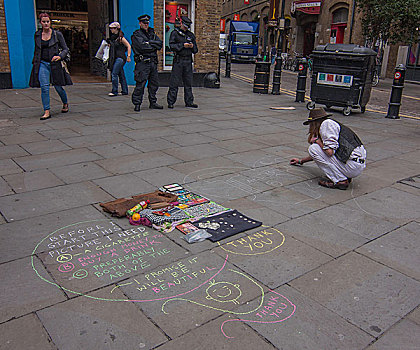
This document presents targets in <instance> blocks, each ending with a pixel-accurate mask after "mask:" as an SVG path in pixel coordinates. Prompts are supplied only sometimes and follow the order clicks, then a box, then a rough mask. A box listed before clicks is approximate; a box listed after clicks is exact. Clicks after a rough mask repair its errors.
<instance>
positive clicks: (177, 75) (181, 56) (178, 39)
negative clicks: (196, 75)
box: [167, 16, 198, 108]
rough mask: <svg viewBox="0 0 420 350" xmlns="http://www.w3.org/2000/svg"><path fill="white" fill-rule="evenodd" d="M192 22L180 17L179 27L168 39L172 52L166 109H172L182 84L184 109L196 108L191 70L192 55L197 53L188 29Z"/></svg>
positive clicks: (195, 44)
mask: <svg viewBox="0 0 420 350" xmlns="http://www.w3.org/2000/svg"><path fill="white" fill-rule="evenodd" d="M191 23H192V21H191V20H190V19H189V18H188V17H187V16H181V27H180V28H177V27H175V29H174V30H173V31H172V33H171V36H170V37H169V47H170V48H171V50H172V51H173V52H174V62H173V64H172V73H171V79H170V82H169V91H168V96H167V100H168V108H174V104H175V102H176V98H177V95H178V86H180V85H181V83H184V101H185V107H192V108H197V107H198V105H196V104H195V103H194V96H193V93H192V81H193V69H192V62H193V58H192V55H193V54H196V53H197V52H198V48H197V43H196V41H195V36H194V34H193V33H192V32H190V31H189V30H188V29H189V27H190V26H191Z"/></svg>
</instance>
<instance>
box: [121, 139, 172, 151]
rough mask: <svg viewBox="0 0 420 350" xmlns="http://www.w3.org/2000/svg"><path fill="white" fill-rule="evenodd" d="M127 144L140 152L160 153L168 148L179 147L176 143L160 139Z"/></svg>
mask: <svg viewBox="0 0 420 350" xmlns="http://www.w3.org/2000/svg"><path fill="white" fill-rule="evenodd" d="M126 144H127V145H129V146H131V147H133V148H135V149H137V150H138V152H151V151H160V150H164V149H168V148H174V147H178V145H176V144H175V143H172V142H170V141H168V140H165V139H164V138H160V137H157V138H153V139H144V140H136V141H127V142H126Z"/></svg>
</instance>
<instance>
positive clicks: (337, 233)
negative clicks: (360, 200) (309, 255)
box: [276, 213, 369, 258]
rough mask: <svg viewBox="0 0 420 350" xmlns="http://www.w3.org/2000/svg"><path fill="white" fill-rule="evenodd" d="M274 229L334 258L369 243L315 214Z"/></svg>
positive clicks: (365, 239)
mask: <svg viewBox="0 0 420 350" xmlns="http://www.w3.org/2000/svg"><path fill="white" fill-rule="evenodd" d="M276 228H277V229H279V230H280V231H281V232H283V233H284V234H285V235H290V236H292V237H294V238H296V239H298V240H299V241H302V242H305V243H306V244H308V245H310V246H312V247H314V248H316V249H319V250H320V251H322V252H323V253H325V254H328V255H331V256H333V257H335V258H336V257H338V256H340V255H343V254H345V253H347V252H349V251H351V250H353V249H356V248H358V247H360V246H362V245H363V244H365V243H366V242H368V241H369V240H368V239H367V238H364V237H362V236H360V235H358V234H355V233H353V232H351V231H348V230H346V229H344V228H341V227H337V226H336V225H335V224H333V223H330V222H328V221H327V220H325V219H323V217H320V216H319V214H317V213H314V214H309V215H305V216H302V217H300V218H297V219H293V220H290V221H287V222H285V223H282V224H280V225H278V226H276Z"/></svg>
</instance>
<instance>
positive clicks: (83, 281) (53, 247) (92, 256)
mask: <svg viewBox="0 0 420 350" xmlns="http://www.w3.org/2000/svg"><path fill="white" fill-rule="evenodd" d="M96 225H99V226H96ZM89 228H90V229H91V231H90V232H87V231H88V229H89ZM81 231H83V232H82V234H80V233H79V232H81ZM61 237H64V238H61ZM70 237H71V238H70ZM37 249H38V250H39V251H42V252H41V253H39V254H38V255H39V257H40V259H41V260H42V262H43V264H44V265H45V267H46V268H47V269H48V271H49V273H50V274H51V278H53V280H54V281H55V282H56V283H57V286H59V287H60V288H62V289H63V290H64V291H65V293H66V294H67V295H68V296H69V297H74V296H78V295H82V294H85V293H87V292H90V291H93V290H96V289H98V288H103V287H106V286H110V285H112V284H115V283H118V282H121V281H123V280H127V278H129V277H133V276H137V275H139V274H140V273H144V272H148V271H153V270H154V269H156V268H157V267H158V266H160V265H165V264H170V262H171V261H174V260H176V259H178V258H179V257H185V256H186V255H188V254H189V253H188V252H187V251H186V250H185V249H182V248H180V247H179V246H178V245H176V244H174V243H173V242H172V241H171V240H169V239H167V238H166V237H164V236H163V235H162V234H159V233H157V232H156V231H152V230H151V229H149V228H147V229H146V228H144V227H138V226H137V227H135V226H132V227H131V228H128V229H123V228H121V227H119V226H118V221H117V220H106V221H104V220H102V221H96V222H94V221H91V222H87V223H77V224H74V225H72V226H71V227H64V228H62V229H60V230H58V231H55V232H53V233H51V234H50V235H49V236H48V238H47V239H45V240H44V241H43V242H42V245H39V246H38V247H37ZM135 278H137V277H135ZM50 280H51V279H50ZM124 283H126V282H123V283H121V284H124ZM132 287H133V289H135V286H132ZM101 295H102V298H103V299H104V300H114V299H115V298H114V297H113V294H112V291H111V292H110V291H108V292H106V291H105V290H102V291H101ZM118 301H121V300H118Z"/></svg>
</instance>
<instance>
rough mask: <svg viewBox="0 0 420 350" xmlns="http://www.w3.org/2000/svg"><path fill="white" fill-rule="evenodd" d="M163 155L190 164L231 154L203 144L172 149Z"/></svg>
mask: <svg viewBox="0 0 420 350" xmlns="http://www.w3.org/2000/svg"><path fill="white" fill-rule="evenodd" d="M165 153H167V154H169V155H171V156H173V157H176V158H178V159H181V160H183V161H186V162H190V161H194V160H201V159H203V158H212V157H218V156H224V155H227V154H230V153H232V152H231V151H228V150H225V149H223V148H220V147H217V146H214V145H211V144H205V145H195V146H194V147H177V148H174V149H167V150H165Z"/></svg>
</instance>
